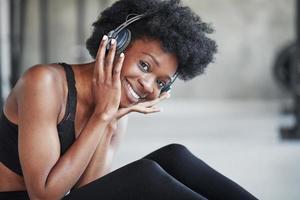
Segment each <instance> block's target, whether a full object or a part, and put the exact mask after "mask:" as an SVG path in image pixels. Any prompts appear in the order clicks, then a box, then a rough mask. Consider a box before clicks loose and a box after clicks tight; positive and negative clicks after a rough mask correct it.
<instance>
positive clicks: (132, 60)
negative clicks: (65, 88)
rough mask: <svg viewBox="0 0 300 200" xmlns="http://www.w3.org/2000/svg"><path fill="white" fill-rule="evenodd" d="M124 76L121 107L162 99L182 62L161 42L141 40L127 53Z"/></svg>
mask: <svg viewBox="0 0 300 200" xmlns="http://www.w3.org/2000/svg"><path fill="white" fill-rule="evenodd" d="M124 53H125V60H124V63H123V67H122V72H121V82H122V95H121V103H120V106H121V107H128V106H130V105H132V104H135V103H137V102H138V101H141V100H153V99H156V98H157V97H159V94H160V90H161V87H163V86H164V85H165V84H167V83H169V82H170V81H171V79H172V78H173V76H174V74H175V72H176V70H177V66H178V61H177V58H176V56H175V55H174V54H171V53H167V52H165V51H164V50H163V49H162V47H161V43H160V42H159V41H158V40H148V39H147V40H146V39H137V40H135V41H133V42H132V43H131V44H130V46H129V47H128V48H127V49H126V50H125V52H124Z"/></svg>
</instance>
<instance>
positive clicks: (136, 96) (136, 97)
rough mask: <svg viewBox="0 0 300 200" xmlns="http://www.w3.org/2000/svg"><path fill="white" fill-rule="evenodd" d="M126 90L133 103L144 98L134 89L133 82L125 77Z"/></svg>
mask: <svg viewBox="0 0 300 200" xmlns="http://www.w3.org/2000/svg"><path fill="white" fill-rule="evenodd" d="M124 83H125V90H126V96H127V97H128V99H129V100H130V102H131V103H136V102H138V101H139V100H141V99H142V97H141V96H140V95H139V94H138V93H137V92H136V91H135V90H134V89H133V87H132V86H131V84H130V83H129V82H128V81H127V80H126V79H125V82H124Z"/></svg>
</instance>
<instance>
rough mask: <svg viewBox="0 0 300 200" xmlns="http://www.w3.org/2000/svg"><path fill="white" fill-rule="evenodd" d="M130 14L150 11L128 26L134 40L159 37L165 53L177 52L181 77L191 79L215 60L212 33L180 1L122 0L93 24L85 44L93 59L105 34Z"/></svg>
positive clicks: (206, 25)
mask: <svg viewBox="0 0 300 200" xmlns="http://www.w3.org/2000/svg"><path fill="white" fill-rule="evenodd" d="M129 14H147V17H144V18H142V19H140V20H138V21H136V22H134V23H132V24H131V25H129V26H128V27H127V28H129V29H130V30H131V33H132V41H133V40H135V39H142V38H149V39H158V40H159V41H161V43H162V48H163V49H164V50H165V51H166V52H170V53H174V54H175V55H176V56H177V58H178V61H179V65H178V69H177V73H178V78H179V79H181V80H184V81H186V80H190V79H192V78H194V77H195V76H197V75H199V74H202V73H203V72H204V69H205V68H206V66H207V65H208V64H209V63H210V62H212V61H213V60H214V54H215V53H216V51H217V46H216V43H215V41H214V40H212V39H210V38H208V37H207V36H206V34H209V33H212V32H213V29H212V28H211V27H210V25H209V24H207V23H204V22H203V21H202V20H201V18H200V17H199V16H198V15H196V14H195V13H194V12H193V11H192V10H191V9H190V8H189V7H186V6H182V5H181V2H180V0H166V1H162V0H119V1H117V2H115V3H114V4H113V5H112V6H111V7H108V8H107V9H105V10H104V11H103V12H102V13H101V15H100V17H99V18H98V20H97V21H96V22H94V23H93V27H94V29H93V33H92V35H91V37H90V38H89V39H88V40H87V42H86V46H87V49H88V51H89V53H90V54H91V56H92V57H93V58H95V57H96V55H97V50H98V48H99V44H100V41H101V38H102V36H103V35H105V34H108V33H109V31H111V30H113V29H115V28H116V27H117V26H119V25H120V24H122V23H123V22H124V21H126V17H127V16H128V15H129Z"/></svg>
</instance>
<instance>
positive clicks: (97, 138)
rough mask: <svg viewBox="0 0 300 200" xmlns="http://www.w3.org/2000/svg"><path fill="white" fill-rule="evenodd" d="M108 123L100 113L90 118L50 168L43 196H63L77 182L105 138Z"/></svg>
mask: <svg viewBox="0 0 300 200" xmlns="http://www.w3.org/2000/svg"><path fill="white" fill-rule="evenodd" d="M107 124H108V122H106V121H105V120H102V119H101V116H98V115H93V116H92V117H91V118H90V119H89V121H88V122H87V124H86V126H85V127H84V129H83V130H82V132H81V133H80V135H79V137H78V138H77V139H76V140H75V142H74V143H73V144H72V146H71V147H70V148H69V149H68V151H67V152H66V153H65V154H64V155H63V156H62V157H61V158H60V159H59V160H58V162H57V163H56V164H55V166H54V167H53V168H52V169H51V170H50V172H49V174H48V176H47V180H46V183H45V186H44V192H42V193H43V194H44V195H43V197H48V196H47V194H55V195H56V196H57V197H63V195H64V194H66V193H67V192H68V191H69V190H70V189H71V188H72V187H73V186H74V185H75V184H76V182H77V181H78V179H79V178H80V176H81V175H82V173H83V172H84V170H85V169H86V167H87V166H88V164H89V162H90V160H91V158H92V156H93V154H94V152H95V150H96V148H97V146H98V144H99V143H102V141H103V140H105V138H106V137H105V129H106V127H107ZM52 197H53V196H52ZM47 199H48V198H47ZM49 199H51V197H50V198H49ZM52 199H54V198H52Z"/></svg>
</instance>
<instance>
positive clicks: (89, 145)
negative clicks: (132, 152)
mask: <svg viewBox="0 0 300 200" xmlns="http://www.w3.org/2000/svg"><path fill="white" fill-rule="evenodd" d="M16 90H17V91H18V93H17V103H18V123H19V156H20V162H21V166H22V170H23V175H24V180H25V184H26V188H27V190H28V193H29V196H30V198H31V199H43V200H47V199H51V200H53V199H60V198H62V197H63V196H64V195H65V194H66V193H67V192H68V191H69V190H70V188H71V187H72V186H73V185H74V184H75V183H76V182H77V180H78V179H79V177H80V176H81V174H82V173H83V171H84V169H85V168H86V167H87V165H88V163H89V161H90V160H91V157H92V155H93V153H94V152H95V150H96V148H97V145H98V144H99V143H101V141H102V140H103V138H105V136H104V135H105V133H104V130H105V128H106V126H107V124H108V122H107V121H105V120H103V119H101V116H99V115H93V116H92V117H91V118H90V119H89V121H88V123H87V124H86V126H85V127H84V129H83V130H82V132H81V133H80V136H79V137H78V138H77V140H76V141H75V142H74V144H73V145H72V146H71V147H70V149H69V150H68V151H67V152H66V153H65V154H64V155H63V156H62V157H60V145H59V138H58V133H57V129H56V124H57V116H58V114H59V111H60V97H59V93H58V92H57V91H58V90H59V88H58V86H57V81H56V80H55V75H54V74H53V72H52V71H51V70H50V69H49V68H47V67H41V66H37V67H33V68H31V69H29V70H28V71H27V72H26V73H25V74H24V76H23V77H22V78H21V79H20V80H19V81H18V83H17V85H16ZM49 96H51V98H49Z"/></svg>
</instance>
